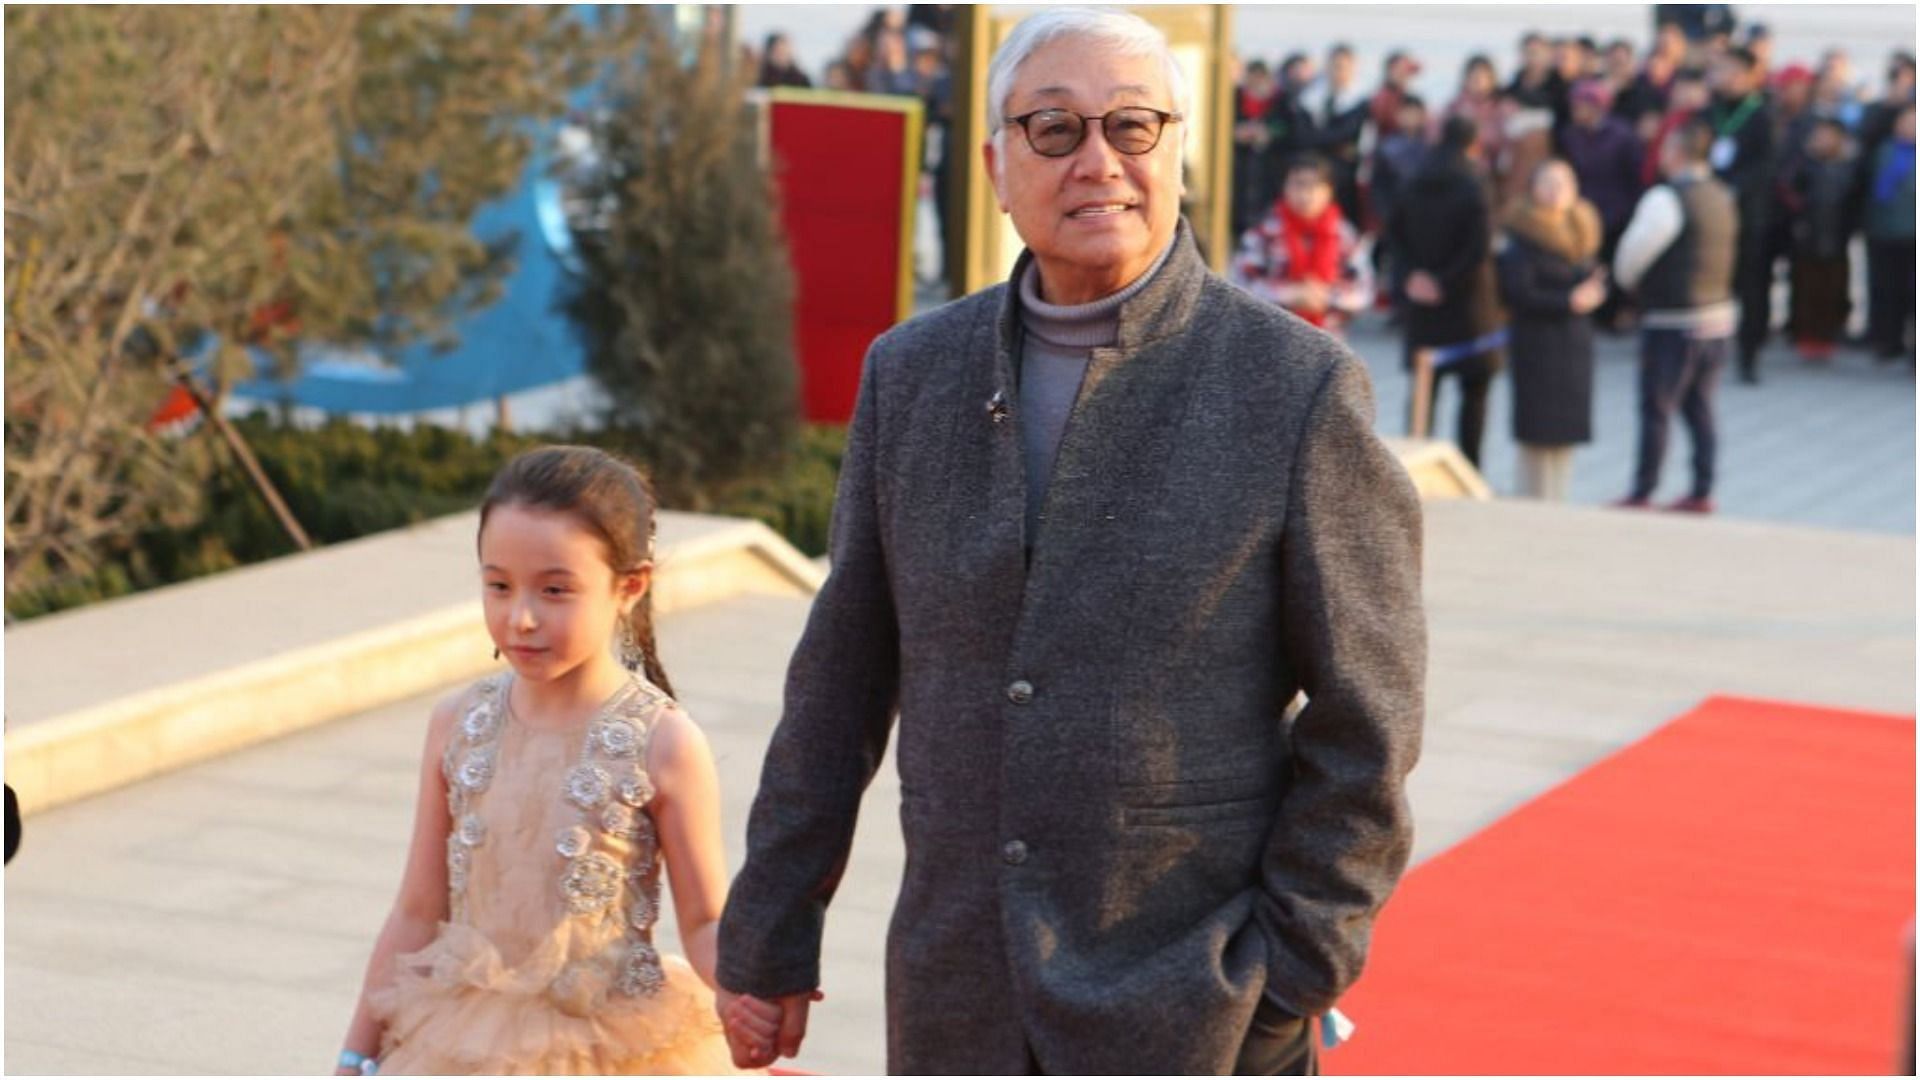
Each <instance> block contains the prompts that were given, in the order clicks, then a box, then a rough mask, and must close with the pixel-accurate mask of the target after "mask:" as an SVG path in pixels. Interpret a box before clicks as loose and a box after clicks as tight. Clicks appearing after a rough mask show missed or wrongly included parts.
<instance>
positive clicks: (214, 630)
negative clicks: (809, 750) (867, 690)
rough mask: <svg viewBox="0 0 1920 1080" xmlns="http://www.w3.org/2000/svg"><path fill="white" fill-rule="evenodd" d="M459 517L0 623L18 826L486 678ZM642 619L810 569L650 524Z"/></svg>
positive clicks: (762, 545) (733, 525) (777, 542)
mask: <svg viewBox="0 0 1920 1080" xmlns="http://www.w3.org/2000/svg"><path fill="white" fill-rule="evenodd" d="M478 523H479V522H478V517H477V515H475V514H471V513H468V514H460V515H455V516H454V517H451V518H444V519H441V520H439V521H434V522H428V523H426V524H423V525H421V526H417V527H415V528H412V529H404V530H397V531H396V532H394V533H388V534H382V535H379V536H373V537H367V538H365V539H362V540H356V541H353V542H351V543H347V544H340V545H335V546H333V547H330V548H326V549H323V550H320V551H315V552H311V553H308V554H304V555H298V556H290V557H288V558H284V559H278V560H274V561H273V562H270V563H266V564H262V565H259V566H254V567H247V568H244V569H242V570H236V571H233V572H231V573H228V574H221V575H218V576H217V577H214V578H208V579H204V580H201V581H194V582H187V583H184V584H181V585H176V586H172V587H169V588H166V589H159V590H155V591H154V592H151V593H146V594H142V595H140V596H135V597H128V598H126V599H124V600H118V601H112V602H108V603H104V604H98V605H92V606H90V607H88V608H85V609H82V610H79V611H74V612H70V613H65V614H62V615H56V616H49V617H47V618H45V619H37V620H33V621H31V622H27V623H24V624H21V625H19V626H17V627H14V628H12V629H9V630H8V631H7V633H6V649H7V653H8V659H10V660H11V661H12V664H11V665H10V667H11V670H12V677H11V678H9V679H8V680H7V687H6V689H7V696H8V713H9V715H8V730H7V733H6V777H7V782H8V783H9V784H11V785H12V786H13V788H14V791H15V792H16V794H18V796H19V798H20V804H21V810H22V812H23V813H27V814H31V813H34V812H37V811H40V810H45V809H47V808H49V807H53V806H58V805H60V804H62V803H66V802H71V801H73V800H75V799H80V798H84V797H86V796H88V795H94V794H98V793H100V792H103V791H109V790H112V789H114V788H117V787H120V786H122V785H125V784H130V783H133V782H135V781H138V780H142V779H145V778H147V777H149V776H153V775H155V774H157V773H161V772H166V771H168V770H171V769H176V768H179V767H181V766H183V765H188V764H191V763H193V762H197V761H203V760H206V759H208V758H211V757H215V756H218V755H220V754H225V753H228V752H230V751H233V750H236V749H239V748H241V747H244V746H248V745H252V744H254V743H257V742H261V741H264V740H267V739H272V738H277V737H279V736H281V735H285V734H289V733H291V732H294V731H299V730H301V729H303V728H308V727H312V726H314V725H316V724H321V723H325V722H327V721H329V720H333V719H337V718H339V717H342V716H350V715H353V714H355V713H359V712H363V711H365V710H367V709H371V708H376V707H378V706H381V705H385V704H388V703H390V702H394V701H400V700H404V699H406V698H409V697H413V696H416V695H418V694H421V693H424V692H426V691H429V690H432V689H433V688H435V687H438V686H445V685H448V684H450V683H455V682H460V681H462V680H466V679H471V678H475V677H477V676H479V675H482V674H484V673H486V672H487V671H490V670H493V669H495V668H496V667H497V666H498V662H497V661H495V660H494V659H493V655H492V643H491V642H490V641H489V640H488V637H487V633H486V628H485V626H484V624H483V623H482V621H481V617H480V612H479V603H478V598H477V590H476V589H475V588H474V580H475V579H474V574H475V570H474V567H473V547H472V544H473V537H474V535H475V532H476V530H477V527H478ZM658 561H659V569H658V572H657V573H656V575H655V593H654V605H655V612H656V614H660V615H665V614H669V613H671V612H674V611H684V610H686V609H689V608H693V607H698V606H701V605H703V604H710V603H715V602H718V601H722V600H726V599H729V598H731V597H734V596H739V595H742V594H746V593H760V594H773V595H793V596H806V595H811V594H812V593H814V592H816V591H818V589H819V587H820V583H821V582H822V581H824V580H825V573H824V572H823V571H822V570H821V569H820V568H819V567H818V566H816V565H815V564H814V563H813V562H811V561H809V560H808V559H806V558H805V557H804V556H802V555H801V554H800V553H799V552H797V551H795V550H794V549H793V548H792V547H791V546H790V545H789V544H787V542H786V541H785V540H783V539H782V538H781V537H780V536H779V535H778V534H776V533H774V532H773V531H772V530H771V529H768V528H767V527H766V526H764V525H762V524H760V523H758V522H753V521H737V520H732V519H726V518H715V517H705V516H700V515H690V514H673V513H664V514H662V515H661V518H660V541H659V557H658Z"/></svg>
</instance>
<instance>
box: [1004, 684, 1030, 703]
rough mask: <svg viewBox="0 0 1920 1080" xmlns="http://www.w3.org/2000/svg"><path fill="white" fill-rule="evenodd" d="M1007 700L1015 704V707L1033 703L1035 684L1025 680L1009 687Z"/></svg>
mask: <svg viewBox="0 0 1920 1080" xmlns="http://www.w3.org/2000/svg"><path fill="white" fill-rule="evenodd" d="M1007 700H1008V701H1011V702H1013V703H1014V704H1015V705H1025V704H1026V703H1027V702H1029V701H1032V700H1033V684H1032V683H1030V682H1028V681H1027V680H1025V679H1021V680H1019V681H1017V682H1015V683H1014V684H1013V685H1012V686H1009V687H1007Z"/></svg>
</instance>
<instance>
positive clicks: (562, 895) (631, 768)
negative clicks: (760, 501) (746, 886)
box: [338, 446, 735, 1074]
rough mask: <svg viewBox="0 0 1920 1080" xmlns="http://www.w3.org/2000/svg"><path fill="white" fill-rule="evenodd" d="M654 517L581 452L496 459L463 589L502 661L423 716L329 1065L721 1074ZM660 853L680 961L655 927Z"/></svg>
mask: <svg viewBox="0 0 1920 1080" xmlns="http://www.w3.org/2000/svg"><path fill="white" fill-rule="evenodd" d="M653 515H654V504H653V497H652V493H651V491H650V490H649V488H648V487H647V484H646V482H645V481H644V480H643V479H642V478H641V476H640V474H639V473H638V472H636V471H635V470H634V469H633V468H632V467H631V466H629V465H627V464H625V463H624V462H621V461H619V460H618V459H615V458H613V457H611V456H609V455H607V454H604V453H602V452H600V451H598V450H593V449H588V448H585V447H571V446H563V447H548V448H544V449H540V450H534V451H530V452H528V453H526V454H523V455H521V456H520V457H517V458H515V459H514V460H513V461H511V462H509V463H508V464H507V466H506V467H505V468H504V469H503V470H502V471H501V472H500V475H499V476H497V477H495V479H494V481H493V486H492V488H491V489H489V491H488V492H487V497H486V501H485V502H484V503H483V504H482V505H481V507H480V536H479V556H480V584H481V596H482V600H483V604H484V608H485V612H486V620H487V632H488V633H489V634H490V635H491V636H492V638H493V641H494V644H495V645H496V646H497V647H498V652H497V654H496V655H499V656H503V657H504V658H505V659H506V660H507V662H508V664H509V665H510V667H511V669H512V670H511V671H508V672H503V673H501V674H500V675H497V676H494V677H491V678H488V679H485V680H482V681H481V682H479V683H477V684H475V685H474V686H472V687H469V688H468V689H466V690H464V691H462V692H460V693H457V694H455V695H453V696H452V697H449V698H447V699H446V700H444V701H442V702H441V703H440V704H439V705H438V706H437V707H435V709H434V711H433V718H432V720H431V721H430V723H429V725H428V729H427V745H426V759H425V762H424V765H423V767H422V769H421V778H420V794H419V803H418V808H417V811H416V818H415V824H414V834H413V843H412V848H411V851H410V853H409V855H408V858H407V867H406V874H405V878H404V880H403V881H402V882H401V886H400V895H399V897H398V899H397V900H396V901H395V903H394V908H393V912H392V914H391V915H389V916H388V917H387V922H386V927H385V929H384V930H382V932H381V934H380V938H379V940H378V942H377V943H376V944H375V946H374V950H373V959H372V962H371V963H370V964H369V965H368V971H367V978H366V984H365V988H364V990H363V991H362V994H361V998H360V1002H359V1006H358V1008H357V1009H356V1010H355V1012H354V1016H353V1023H352V1025H351V1026H350V1027H349V1028H348V1030H347V1037H346V1044H345V1048H344V1049H343V1051H342V1053H341V1057H340V1067H339V1070H338V1071H339V1072H341V1073H355V1072H373V1071H375V1069H376V1068H377V1069H378V1071H381V1072H386V1073H514V1074H521V1073H574V1074H580V1073H589V1074H610V1073H731V1072H734V1071H735V1070H734V1068H733V1066H732V1058H731V1056H730V1054H729V1053H728V1050H727V1046H726V1043H725V1041H724V1038H723V1036H722V1033H721V1028H720V1024H719V1021H718V1020H717V1019H716V1018H715V1015H714V1003H713V992H712V990H711V989H710V987H711V986H712V985H713V968H714V939H715V934H716V932H717V920H718V919H719V916H720V911H721V907H722V906H723V904H724V903H725V900H726V877H725V867H724V861H723V858H722V853H721V848H720V815H719V798H718V792H717V784H716V780H715V774H714V766H713V759H712V755H711V754H710V752H709V751H708V749H707V743H706V740H705V738H704V737H703V736H702V735H701V733H700V729H699V728H697V727H695V726H694V725H693V722H692V721H691V720H689V719H688V718H687V715H686V714H685V713H684V712H682V711H681V710H680V708H679V706H678V705H676V704H675V703H674V701H673V698H672V697H671V696H670V695H671V693H672V691H671V689H670V687H669V685H668V682H667V676H666V673H665V672H664V671H662V670H661V668H660V661H659V658H658V656H657V654H656V653H655V650H654V643H653V625H652V618H651V604H650V600H649V595H648V586H649V584H650V583H651V577H652V572H653V563H652V549H653V532H654V524H653ZM663 866H664V869H665V871H666V876H667V880H668V881H669V882H670V883H671V885H672V889H673V902H674V911H675V914H676V915H677V916H678V919H679V926H680V939H681V944H682V946H683V947H684V948H685V950H686V954H687V959H686V960H682V959H680V958H678V957H674V956H663V955H661V954H660V953H659V952H658V951H656V949H655V947H654V943H653V928H654V924H655V921H656V919H657V917H658V915H659V912H660V873H661V870H662V868H663ZM376 1056H377V1058H378V1064H377V1066H376V1065H375V1064H374V1061H373V1060H372V1059H374V1058H375V1057H376Z"/></svg>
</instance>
